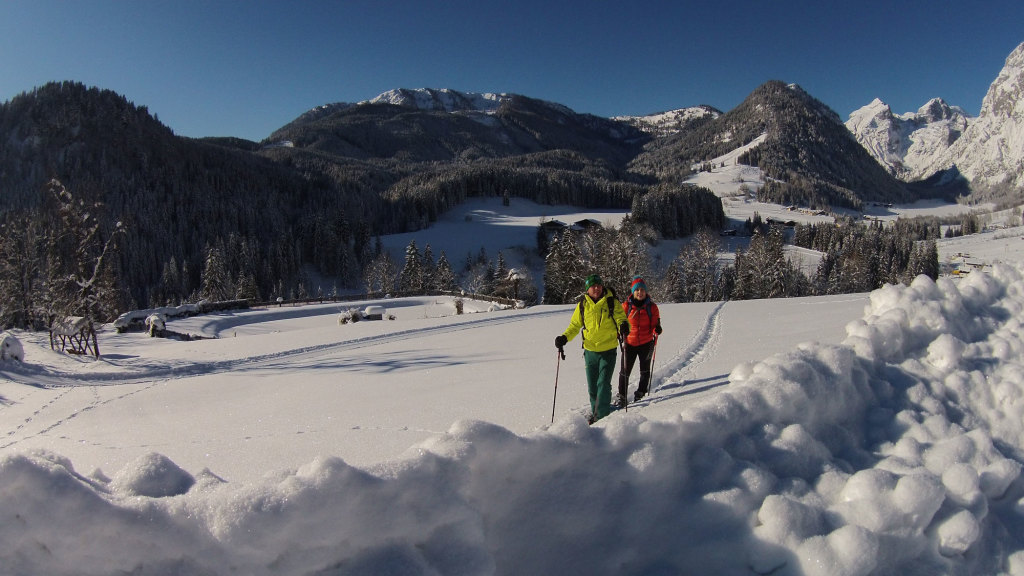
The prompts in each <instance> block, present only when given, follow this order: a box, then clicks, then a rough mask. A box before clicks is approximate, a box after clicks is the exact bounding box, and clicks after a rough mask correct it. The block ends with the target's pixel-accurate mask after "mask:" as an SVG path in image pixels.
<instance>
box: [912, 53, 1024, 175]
mask: <svg viewBox="0 0 1024 576" xmlns="http://www.w3.org/2000/svg"><path fill="white" fill-rule="evenodd" d="M952 167H956V169H957V170H958V171H959V172H960V173H961V174H963V176H964V177H965V178H967V180H968V181H970V182H971V185H972V187H973V188H974V189H975V190H985V189H994V190H996V191H998V190H1000V189H1007V191H1012V190H1020V189H1024V43H1022V44H1021V45H1019V46H1017V48H1016V49H1015V50H1014V51H1013V52H1012V53H1010V55H1009V56H1008V57H1007V58H1006V64H1005V65H1004V66H1003V69H1002V70H1001V71H1000V72H999V75H998V76H997V77H996V79H995V81H994V82H992V85H991V86H989V89H988V93H986V94H985V99H984V100H983V101H982V104H981V113H980V114H979V115H978V118H977V119H974V120H972V121H971V122H970V125H969V126H968V127H967V129H966V130H965V131H964V133H963V136H962V137H961V138H959V139H958V140H957V141H956V142H954V143H953V144H952V145H951V146H950V147H949V148H948V149H947V150H945V151H944V152H943V153H942V154H941V155H939V156H937V157H936V158H935V159H934V161H933V162H932V163H930V164H929V165H928V166H926V167H925V169H924V170H922V171H921V172H920V173H919V174H920V175H921V176H922V177H924V176H928V175H931V174H933V173H935V172H939V171H942V170H946V169H949V168H952Z"/></svg>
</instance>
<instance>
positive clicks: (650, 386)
mask: <svg viewBox="0 0 1024 576" xmlns="http://www.w3.org/2000/svg"><path fill="white" fill-rule="evenodd" d="M657 357H658V335H657V334H655V335H654V348H653V349H652V350H651V381H650V382H648V383H647V393H648V394H654V359H655V358H657Z"/></svg>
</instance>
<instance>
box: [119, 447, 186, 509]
mask: <svg viewBox="0 0 1024 576" xmlns="http://www.w3.org/2000/svg"><path fill="white" fill-rule="evenodd" d="M195 483H196V480H195V478H193V477H192V475H191V474H189V473H188V472H186V471H184V470H182V469H181V468H180V467H178V465H177V464H175V463H174V462H171V460H170V458H168V457H166V456H164V455H163V454H157V453H155V452H151V453H149V454H145V455H143V456H141V457H139V458H138V459H136V460H135V461H133V462H131V463H129V464H128V465H127V466H125V468H124V470H122V471H121V472H119V473H118V474H117V475H116V476H114V479H113V481H112V482H111V488H113V489H114V490H115V491H117V492H121V493H125V494H131V495H135V496H148V497H150V498H163V497H165V496H178V495H180V494H184V493H186V492H188V490H189V488H191V487H192V485H193V484H195Z"/></svg>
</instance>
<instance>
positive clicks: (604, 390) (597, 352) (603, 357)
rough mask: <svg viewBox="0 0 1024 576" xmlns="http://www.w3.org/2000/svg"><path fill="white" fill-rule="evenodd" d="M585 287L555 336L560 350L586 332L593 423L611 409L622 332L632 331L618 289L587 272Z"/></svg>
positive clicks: (586, 365) (584, 343) (586, 357)
mask: <svg viewBox="0 0 1024 576" xmlns="http://www.w3.org/2000/svg"><path fill="white" fill-rule="evenodd" d="M586 289H587V293H586V294H585V295H583V296H582V297H581V298H580V303H579V305H578V306H576V310H575V311H574V312H573V314H572V319H571V320H569V327H568V328H566V330H565V332H564V333H562V334H559V335H558V336H556V337H555V347H556V348H558V349H559V350H561V349H562V347H563V346H565V345H566V343H568V342H569V341H570V340H572V339H573V338H575V337H576V335H577V334H579V333H580V332H581V331H582V332H583V363H584V365H585V368H586V372H587V390H588V392H589V393H590V409H591V416H590V423H591V424H593V423H594V422H596V421H598V420H600V419H601V418H604V417H605V416H607V415H608V413H609V412H611V401H612V387H611V381H612V374H613V373H614V372H615V358H616V349H617V348H618V345H619V338H620V335H621V338H625V337H626V335H627V334H629V322H628V321H627V319H626V313H625V312H623V311H622V304H621V303H620V302H619V300H618V299H617V298H616V297H615V292H614V291H612V290H610V289H608V290H606V289H605V287H604V282H602V281H601V277H600V276H598V275H597V274H591V275H590V276H587V280H586Z"/></svg>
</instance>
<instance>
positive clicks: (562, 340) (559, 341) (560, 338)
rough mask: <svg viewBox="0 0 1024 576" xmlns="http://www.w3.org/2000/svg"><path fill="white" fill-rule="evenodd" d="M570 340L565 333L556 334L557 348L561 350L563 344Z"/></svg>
mask: <svg viewBox="0 0 1024 576" xmlns="http://www.w3.org/2000/svg"><path fill="white" fill-rule="evenodd" d="M568 342H569V339H568V338H566V337H565V334H559V335H558V336H555V348H558V349H559V350H561V349H562V346H565V345H566V344H567V343H568Z"/></svg>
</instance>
